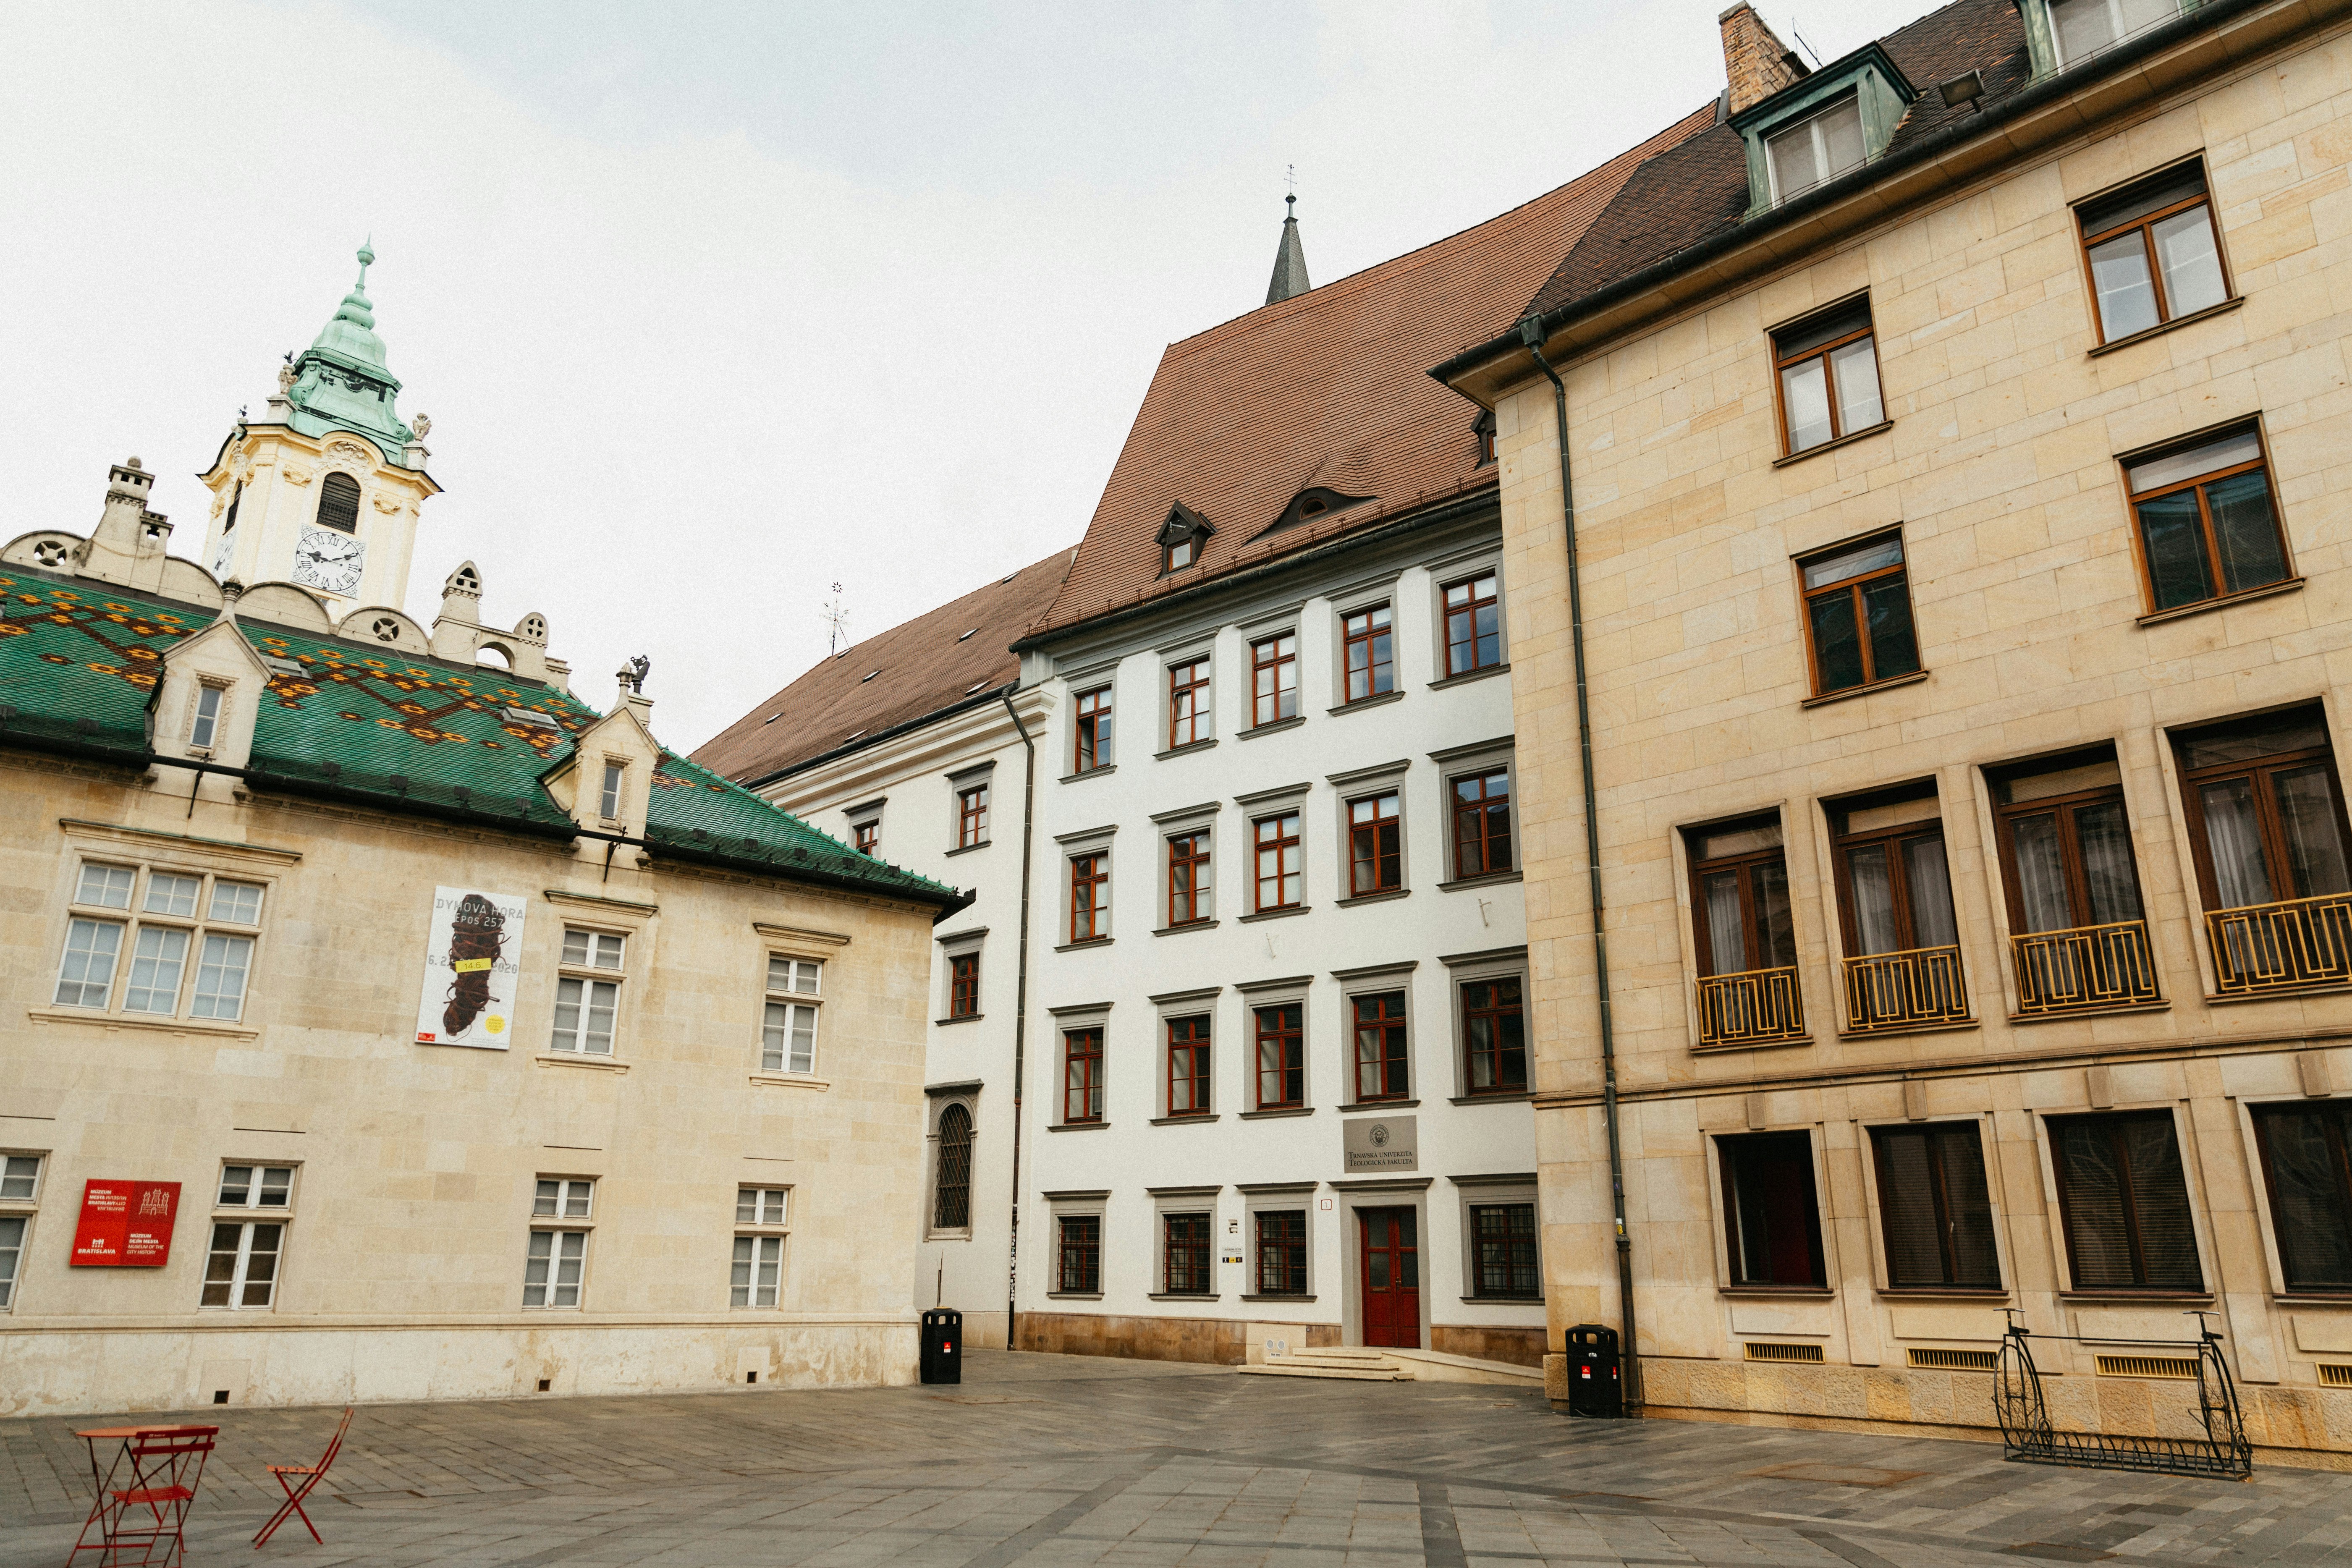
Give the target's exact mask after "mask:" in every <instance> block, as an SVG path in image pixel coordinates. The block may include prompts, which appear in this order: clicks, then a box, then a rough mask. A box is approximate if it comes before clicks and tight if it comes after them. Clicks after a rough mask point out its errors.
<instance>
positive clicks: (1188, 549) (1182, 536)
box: [1155, 500, 1217, 577]
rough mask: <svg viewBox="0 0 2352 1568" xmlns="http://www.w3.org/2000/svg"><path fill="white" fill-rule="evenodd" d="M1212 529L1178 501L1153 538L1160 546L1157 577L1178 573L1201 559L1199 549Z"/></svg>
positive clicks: (1197, 514) (1211, 532)
mask: <svg viewBox="0 0 2352 1568" xmlns="http://www.w3.org/2000/svg"><path fill="white" fill-rule="evenodd" d="M1216 531H1217V530H1216V525H1215V524H1214V523H1212V522H1211V521H1209V520H1208V519H1207V518H1205V517H1202V515H1201V514H1200V513H1199V512H1197V511H1194V510H1192V508H1191V507H1189V506H1186V505H1185V504H1184V503H1183V502H1182V501H1181V500H1180V501H1178V502H1176V503H1175V504H1174V505H1172V506H1171V507H1170V508H1169V509H1168V521H1165V522H1163V523H1161V524H1160V532H1159V533H1158V534H1157V535H1156V536H1155V537H1156V538H1157V539H1158V541H1159V543H1160V575H1161V576H1163V577H1165V576H1167V575H1168V574H1170V573H1171V572H1181V571H1182V570H1184V568H1186V567H1187V566H1190V565H1192V564H1193V563H1196V562H1198V561H1199V560H1200V559H1201V546H1202V544H1204V543H1206V542H1208V538H1209V536H1210V535H1211V534H1213V533H1214V532H1216Z"/></svg>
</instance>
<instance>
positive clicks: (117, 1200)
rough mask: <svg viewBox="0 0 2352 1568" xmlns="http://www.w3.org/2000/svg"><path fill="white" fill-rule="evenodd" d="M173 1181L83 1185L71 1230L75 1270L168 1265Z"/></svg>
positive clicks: (175, 1196)
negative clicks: (78, 1218)
mask: <svg viewBox="0 0 2352 1568" xmlns="http://www.w3.org/2000/svg"><path fill="white" fill-rule="evenodd" d="M179 1210H180V1184H179V1183H177V1182H86V1183H84V1184H82V1190H81V1223H80V1224H79V1225H77V1226H74V1244H73V1258H72V1259H71V1262H72V1265H73V1267H74V1268H163V1265H165V1264H166V1263H169V1262H170V1261H172V1219H173V1215H176V1214H178V1213H179Z"/></svg>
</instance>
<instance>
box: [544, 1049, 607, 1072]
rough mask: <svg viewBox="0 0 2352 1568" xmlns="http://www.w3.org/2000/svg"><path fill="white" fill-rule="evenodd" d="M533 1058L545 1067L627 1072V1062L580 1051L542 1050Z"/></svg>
mask: <svg viewBox="0 0 2352 1568" xmlns="http://www.w3.org/2000/svg"><path fill="white" fill-rule="evenodd" d="M530 1059H531V1060H533V1061H535V1062H537V1063H538V1064H539V1065H540V1066H541V1067H543V1068H593V1069H594V1070H595V1071H598V1072H616V1073H626V1072H627V1071H628V1070H629V1064H628V1063H627V1062H622V1061H614V1059H613V1058H611V1057H592V1056H588V1055H586V1054H585V1053H583V1052H579V1051H541V1052H539V1053H538V1054H536V1055H534V1056H533V1057H532V1058H530Z"/></svg>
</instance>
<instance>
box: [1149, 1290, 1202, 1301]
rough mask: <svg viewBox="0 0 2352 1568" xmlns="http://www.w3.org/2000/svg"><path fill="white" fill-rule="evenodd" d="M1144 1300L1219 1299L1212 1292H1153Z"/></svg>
mask: <svg viewBox="0 0 2352 1568" xmlns="http://www.w3.org/2000/svg"><path fill="white" fill-rule="evenodd" d="M1144 1299H1145V1300H1149V1301H1214V1300H1219V1299H1220V1298H1219V1297H1218V1295H1217V1292H1215V1291H1214V1290H1182V1291H1172V1292H1171V1291H1167V1290H1155V1291H1153V1292H1152V1293H1151V1294H1150V1295H1149V1296H1147V1297H1145V1298H1144Z"/></svg>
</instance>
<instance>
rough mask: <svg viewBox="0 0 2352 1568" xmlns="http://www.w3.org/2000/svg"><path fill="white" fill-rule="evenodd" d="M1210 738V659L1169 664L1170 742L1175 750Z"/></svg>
mask: <svg viewBox="0 0 2352 1568" xmlns="http://www.w3.org/2000/svg"><path fill="white" fill-rule="evenodd" d="M1208 738H1209V661H1208V660H1207V659H1205V658H1196V659H1193V660H1192V661H1191V662H1190V663H1187V664H1176V665H1171V666H1169V667H1168V744H1169V747H1170V749H1171V750H1173V749H1174V748H1176V747H1178V746H1189V745H1191V744H1192V742H1195V741H1205V740H1207V739H1208Z"/></svg>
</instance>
